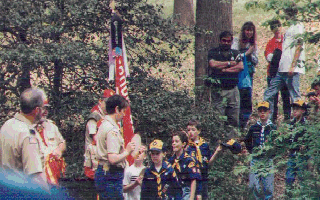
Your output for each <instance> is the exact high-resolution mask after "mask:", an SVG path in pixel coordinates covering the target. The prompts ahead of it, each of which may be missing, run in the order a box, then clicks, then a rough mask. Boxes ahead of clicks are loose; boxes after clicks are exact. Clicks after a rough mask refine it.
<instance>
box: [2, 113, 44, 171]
mask: <svg viewBox="0 0 320 200" xmlns="http://www.w3.org/2000/svg"><path fill="white" fill-rule="evenodd" d="M35 134H36V132H35V130H34V128H33V125H32V124H31V122H30V121H29V120H28V119H27V118H25V117H24V116H23V115H21V114H19V113H16V114H15V116H14V118H12V119H9V120H8V121H6V122H5V123H4V125H3V126H2V127H1V130H0V165H1V167H3V168H4V169H12V170H17V171H22V172H24V173H25V174H27V175H31V174H35V173H39V172H43V165H42V163H43V162H42V161H43V154H42V153H41V151H40V147H39V141H38V139H37V138H36V136H35Z"/></svg>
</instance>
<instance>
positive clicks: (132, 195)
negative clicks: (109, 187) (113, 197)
mask: <svg viewBox="0 0 320 200" xmlns="http://www.w3.org/2000/svg"><path fill="white" fill-rule="evenodd" d="M143 168H144V166H141V167H136V166H134V164H133V165H131V166H130V167H128V168H126V169H125V171H124V178H123V185H129V184H131V183H134V182H135V181H136V179H137V178H138V177H139V175H140V173H141V171H142V169H143ZM140 194H141V186H140V185H138V186H137V187H135V188H134V189H133V190H131V191H130V192H127V195H124V196H125V200H140Z"/></svg>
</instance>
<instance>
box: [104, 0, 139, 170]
mask: <svg viewBox="0 0 320 200" xmlns="http://www.w3.org/2000/svg"><path fill="white" fill-rule="evenodd" d="M110 8H111V10H112V16H111V34H110V39H111V42H109V44H110V45H111V48H110V50H111V52H112V53H111V54H112V55H111V56H112V59H113V65H114V67H115V70H114V72H115V74H114V75H115V86H116V93H117V94H119V95H121V96H123V97H124V98H126V99H127V101H130V100H129V94H128V88H127V81H126V77H127V76H128V71H127V70H126V67H125V62H124V58H123V57H124V55H125V52H124V51H125V48H123V45H124V40H123V34H122V24H123V21H122V19H121V17H120V14H118V12H117V10H116V8H115V1H114V0H112V1H111V2H110ZM109 56H110V53H109ZM109 60H110V58H109ZM110 64H111V63H109V65H110ZM109 73H110V71H109ZM109 77H110V74H109ZM113 77H114V76H113ZM122 132H123V138H124V142H125V145H127V144H128V143H129V142H131V140H132V138H133V136H134V130H133V123H132V117H131V108H130V106H129V107H128V108H127V109H126V112H125V115H124V117H123V121H122ZM140 140H141V139H140ZM136 148H138V145H137V146H136ZM135 151H136V150H135ZM127 160H128V162H129V163H130V164H132V163H133V161H134V159H133V156H132V155H129V156H128V157H127Z"/></svg>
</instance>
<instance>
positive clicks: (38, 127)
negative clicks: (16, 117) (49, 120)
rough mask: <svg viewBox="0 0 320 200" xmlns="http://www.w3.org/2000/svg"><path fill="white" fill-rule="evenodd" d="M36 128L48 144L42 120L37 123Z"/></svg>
mask: <svg viewBox="0 0 320 200" xmlns="http://www.w3.org/2000/svg"><path fill="white" fill-rule="evenodd" d="M36 129H37V131H38V133H39V135H40V137H41V139H42V142H43V144H44V145H46V146H48V145H47V143H46V140H45V139H44V127H43V125H42V122H41V123H39V124H37V126H36Z"/></svg>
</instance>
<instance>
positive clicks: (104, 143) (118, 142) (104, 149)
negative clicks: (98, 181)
mask: <svg viewBox="0 0 320 200" xmlns="http://www.w3.org/2000/svg"><path fill="white" fill-rule="evenodd" d="M123 151H124V139H123V137H122V135H121V133H120V129H119V126H118V124H117V123H116V122H115V121H114V120H113V119H112V118H111V117H109V116H106V117H105V119H104V121H103V122H102V124H101V125H100V127H99V130H98V133H97V158H98V160H99V164H101V165H104V166H105V165H110V163H109V162H108V157H107V155H108V153H115V154H121V153H122V152H123ZM116 166H117V167H122V168H125V167H126V161H125V160H124V161H122V162H120V163H117V164H116Z"/></svg>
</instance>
